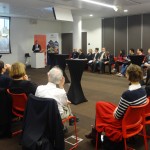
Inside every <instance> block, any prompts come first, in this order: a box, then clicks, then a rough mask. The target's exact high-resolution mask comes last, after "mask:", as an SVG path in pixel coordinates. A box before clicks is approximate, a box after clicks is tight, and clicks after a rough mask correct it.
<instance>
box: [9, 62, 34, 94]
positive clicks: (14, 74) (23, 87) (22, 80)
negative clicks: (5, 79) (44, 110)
mask: <svg viewBox="0 0 150 150" xmlns="http://www.w3.org/2000/svg"><path fill="white" fill-rule="evenodd" d="M10 77H11V78H12V81H11V82H10V85H9V89H10V91H11V92H12V93H17V94H18V93H26V95H27V96H28V95H29V94H30V93H32V94H35V91H36V88H37V85H36V84H35V83H33V82H31V81H29V80H28V75H27V74H26V71H25V65H24V64H22V63H20V62H16V63H14V64H12V66H11V70H10Z"/></svg>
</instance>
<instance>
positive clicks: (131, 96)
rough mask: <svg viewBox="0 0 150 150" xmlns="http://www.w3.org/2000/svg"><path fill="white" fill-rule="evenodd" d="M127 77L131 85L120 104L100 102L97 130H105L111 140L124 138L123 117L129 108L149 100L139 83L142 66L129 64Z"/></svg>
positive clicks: (91, 136) (91, 135) (89, 136)
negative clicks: (122, 129)
mask: <svg viewBox="0 0 150 150" xmlns="http://www.w3.org/2000/svg"><path fill="white" fill-rule="evenodd" d="M126 77H127V79H128V80H129V81H130V82H131V85H130V86H129V89H128V90H126V91H124V92H123V93H122V95H121V98H120V102H119V105H118V106H116V105H114V104H112V103H110V102H104V101H101V102H99V108H98V110H99V113H98V116H99V117H97V119H98V120H97V121H98V122H99V125H98V126H97V131H98V132H103V131H105V135H106V136H107V137H108V138H109V139H110V140H111V141H121V140H122V134H121V133H122V131H121V127H122V118H123V116H124V114H125V112H126V110H127V108H128V107H129V106H132V105H134V106H137V105H142V104H144V103H146V100H147V95H146V91H145V89H143V88H142V87H141V85H140V83H139V81H141V79H142V70H141V68H140V67H139V66H137V65H133V64H131V65H129V67H128V68H127V71H126ZM93 131H94V129H93ZM86 137H87V138H94V137H93V133H90V134H88V135H86Z"/></svg>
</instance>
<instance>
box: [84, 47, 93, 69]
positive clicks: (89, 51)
mask: <svg viewBox="0 0 150 150" xmlns="http://www.w3.org/2000/svg"><path fill="white" fill-rule="evenodd" d="M92 51H93V50H92V49H88V53H87V55H86V56H85V57H86V59H87V60H88V63H87V65H86V67H85V68H86V69H88V66H90V68H91V65H92V63H93V54H92Z"/></svg>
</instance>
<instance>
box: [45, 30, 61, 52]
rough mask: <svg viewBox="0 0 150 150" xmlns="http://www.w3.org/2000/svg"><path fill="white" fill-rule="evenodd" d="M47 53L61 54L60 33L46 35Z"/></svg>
mask: <svg viewBox="0 0 150 150" xmlns="http://www.w3.org/2000/svg"><path fill="white" fill-rule="evenodd" d="M46 41H47V53H59V42H58V33H49V34H47V35H46Z"/></svg>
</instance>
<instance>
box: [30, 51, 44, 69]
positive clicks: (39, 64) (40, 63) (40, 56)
mask: <svg viewBox="0 0 150 150" xmlns="http://www.w3.org/2000/svg"><path fill="white" fill-rule="evenodd" d="M31 68H45V62H44V53H32V54H31Z"/></svg>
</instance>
